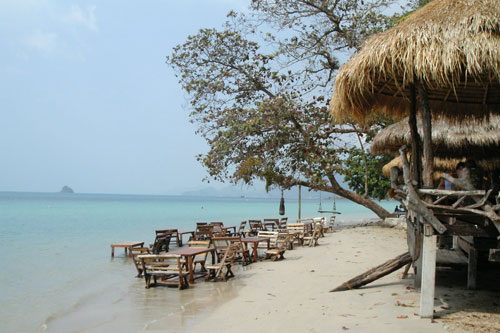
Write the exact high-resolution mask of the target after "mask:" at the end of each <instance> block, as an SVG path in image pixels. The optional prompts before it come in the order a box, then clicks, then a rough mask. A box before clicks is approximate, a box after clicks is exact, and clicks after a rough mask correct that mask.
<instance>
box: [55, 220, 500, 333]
mask: <svg viewBox="0 0 500 333" xmlns="http://www.w3.org/2000/svg"><path fill="white" fill-rule="evenodd" d="M366 224H368V225H366ZM406 251H407V246H406V232H405V231H404V230H402V229H398V228H391V227H384V226H380V225H378V223H377V222H374V221H372V222H368V223H367V222H365V223H363V224H361V225H347V226H343V227H342V228H337V229H336V232H334V233H327V234H326V237H324V238H320V239H319V246H316V247H311V248H310V247H296V248H295V249H294V250H292V251H287V252H286V253H285V260H281V261H277V262H270V261H265V262H258V263H255V264H251V265H249V266H245V267H243V266H241V265H235V268H234V270H233V271H234V273H235V278H232V279H230V280H228V281H227V282H217V283H211V282H204V281H203V280H197V283H195V284H194V285H192V286H190V288H188V289H186V290H182V291H179V290H177V289H176V288H167V287H155V288H151V289H148V290H146V289H145V288H144V281H143V280H142V279H134V278H133V274H134V273H135V272H134V271H135V268H134V267H133V265H132V263H131V262H130V263H127V265H122V266H125V267H126V268H127V274H126V275H123V274H122V276H121V279H123V283H121V284H120V285H119V287H118V288H117V290H119V291H120V293H119V295H115V297H114V298H111V299H107V300H106V297H105V296H102V297H101V298H102V301H103V302H101V303H99V302H97V303H96V302H95V300H94V301H91V302H89V303H88V304H85V305H82V306H81V308H80V309H78V310H77V311H74V312H71V313H68V314H66V315H64V316H62V317H59V318H53V319H51V320H49V321H47V323H46V324H47V331H48V332H62V331H85V332H109V331H118V330H121V331H134V332H140V331H150V330H154V331H158V332H191V331H194V330H203V331H205V332H227V331H235V330H238V331H244V332H247V331H248V332H249V331H255V330H262V329H265V330H266V331H288V332H304V331H309V332H332V331H333V332H337V331H344V330H350V331H354V332H366V331H382V330H383V331H388V332H399V331H408V332H423V331H425V332H443V331H447V330H449V331H452V332H456V331H459V332H462V331H478V330H474V327H475V326H474V325H476V324H475V323H474V322H475V321H477V320H475V319H474V318H475V317H474V316H480V317H481V318H483V316H485V315H488V318H486V319H485V320H484V321H481V325H483V326H481V329H480V330H479V331H487V332H489V331H491V332H495V331H496V330H497V329H498V328H500V315H499V313H500V307H498V305H497V306H495V305H494V304H496V303H495V299H496V298H498V295H499V294H498V293H491V292H488V291H468V290H466V289H465V281H466V280H465V279H466V272H465V274H463V273H464V272H458V273H457V272H455V273H453V279H452V281H454V282H453V284H454V285H453V286H448V283H449V281H450V279H449V278H450V276H448V275H445V277H443V276H441V277H440V276H438V277H437V283H438V284H439V285H438V286H437V288H436V303H435V310H436V316H437V317H438V319H436V320H432V321H431V320H429V319H421V318H420V316H419V315H418V312H419V299H420V294H419V292H418V291H416V290H415V289H413V280H412V273H411V272H412V270H410V274H409V277H408V278H407V279H405V280H401V273H402V269H401V270H399V271H396V272H393V273H391V274H389V275H387V276H385V277H383V278H381V279H379V280H376V281H374V282H372V283H371V284H368V285H367V286H364V287H362V288H360V289H356V290H351V291H344V292H336V293H330V292H329V290H331V289H333V288H334V287H336V286H338V285H339V284H341V283H343V282H345V281H347V280H348V279H350V278H352V277H353V276H355V275H358V274H361V273H363V272H364V271H366V270H367V269H370V268H372V267H374V266H376V265H378V264H381V263H383V262H384V261H386V260H388V259H391V258H393V257H394V256H395V255H398V254H401V253H404V252H406ZM124 259H125V258H124ZM128 264H130V265H128ZM128 266H129V267H128ZM446 274H449V272H448V273H446ZM439 275H442V274H441V273H440V274H439ZM443 284H444V287H443ZM464 295H465V296H467V297H468V298H469V300H470V301H471V302H470V304H469V303H466V304H467V306H469V308H468V307H467V306H465V305H464V304H463V303H464V302H463V299H464ZM485 304H490V305H491V304H493V305H492V307H491V306H490V307H486V308H485ZM470 307H472V310H470ZM473 310H474V311H473ZM485 310H486V314H485V313H484V312H481V311H485ZM464 311H465V312H464ZM471 325H472V327H473V329H472V330H471V329H470V326H471ZM484 325H490V326H491V327H492V328H491V330H489V329H485V327H490V326H484ZM464 327H465V328H467V327H468V329H464Z"/></svg>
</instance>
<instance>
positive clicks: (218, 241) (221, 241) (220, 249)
mask: <svg viewBox="0 0 500 333" xmlns="http://www.w3.org/2000/svg"><path fill="white" fill-rule="evenodd" d="M212 242H213V244H214V248H215V253H216V255H217V259H218V261H219V262H220V261H221V260H222V257H223V256H224V254H225V253H226V250H227V248H228V247H229V246H230V245H231V244H232V243H237V244H239V246H240V249H239V250H238V253H237V257H236V259H235V260H236V261H237V262H241V263H242V264H243V265H248V264H250V262H251V261H250V250H248V249H246V248H245V247H244V246H243V243H242V242H241V237H239V236H230V237H228V236H225V237H216V236H214V237H212Z"/></svg>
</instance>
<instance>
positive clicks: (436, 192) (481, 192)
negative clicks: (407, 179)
mask: <svg viewBox="0 0 500 333" xmlns="http://www.w3.org/2000/svg"><path fill="white" fill-rule="evenodd" d="M418 193H420V194H431V195H448V196H453V197H461V196H463V195H471V196H472V195H485V194H486V191H484V190H474V191H454V190H439V189H426V188H423V189H418Z"/></svg>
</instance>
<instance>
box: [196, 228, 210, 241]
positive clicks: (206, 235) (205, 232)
mask: <svg viewBox="0 0 500 333" xmlns="http://www.w3.org/2000/svg"><path fill="white" fill-rule="evenodd" d="M213 232H214V226H213V225H199V226H197V227H196V231H195V233H194V240H207V239H210V238H212V234H213Z"/></svg>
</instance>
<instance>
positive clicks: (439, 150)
mask: <svg viewBox="0 0 500 333" xmlns="http://www.w3.org/2000/svg"><path fill="white" fill-rule="evenodd" d="M417 119H418V129H419V134H420V136H422V134H423V133H422V130H421V129H422V118H420V117H417ZM403 145H407V146H410V145H411V133H410V126H409V125H408V118H403V119H402V120H401V121H399V122H397V123H395V124H392V125H390V126H388V127H386V128H384V129H383V130H382V131H380V132H379V133H378V134H377V135H376V136H375V138H374V139H373V142H372V144H371V152H372V154H374V155H378V154H383V153H388V154H393V155H396V154H399V148H400V147H401V146H403ZM432 146H433V150H434V156H436V157H440V158H455V159H457V158H458V159H462V158H463V157H467V158H472V159H475V160H482V159H485V158H486V159H487V158H490V157H493V156H496V155H498V154H499V153H500V116H498V115H491V116H490V117H489V121H488V122H484V121H481V120H479V119H474V118H470V119H467V120H463V121H460V122H455V123H450V122H449V121H447V120H446V119H445V118H440V119H434V121H433V122H432ZM434 161H436V160H434ZM441 165H442V164H441ZM455 165H456V164H455ZM435 167H436V168H437V167H438V166H437V165H436V164H435ZM453 168H454V166H453ZM498 168H500V165H498Z"/></svg>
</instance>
